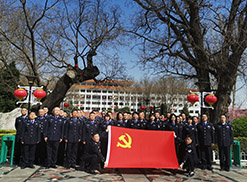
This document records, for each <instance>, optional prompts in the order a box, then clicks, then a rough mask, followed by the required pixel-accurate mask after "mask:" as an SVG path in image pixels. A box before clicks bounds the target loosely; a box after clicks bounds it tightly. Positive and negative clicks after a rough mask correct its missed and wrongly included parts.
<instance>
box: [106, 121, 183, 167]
mask: <svg viewBox="0 0 247 182" xmlns="http://www.w3.org/2000/svg"><path fill="white" fill-rule="evenodd" d="M106 162H107V164H108V166H107V168H168V169H178V168H179V165H178V161H177V156H176V151H175V140H174V133H173V132H171V131H154V130H137V129H128V128H121V127H115V126H110V127H109V132H108V149H107V157H106Z"/></svg>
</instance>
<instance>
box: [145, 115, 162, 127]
mask: <svg viewBox="0 0 247 182" xmlns="http://www.w3.org/2000/svg"><path fill="white" fill-rule="evenodd" d="M147 129H148V130H160V126H159V124H158V123H156V122H155V116H154V115H153V114H150V116H149V121H148V123H147Z"/></svg>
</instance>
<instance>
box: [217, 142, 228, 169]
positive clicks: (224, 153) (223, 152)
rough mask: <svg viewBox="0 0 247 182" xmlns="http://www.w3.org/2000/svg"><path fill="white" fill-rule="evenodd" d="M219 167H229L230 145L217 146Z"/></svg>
mask: <svg viewBox="0 0 247 182" xmlns="http://www.w3.org/2000/svg"><path fill="white" fill-rule="evenodd" d="M219 157H220V168H221V169H225V170H229V169H230V146H227V147H225V146H219Z"/></svg>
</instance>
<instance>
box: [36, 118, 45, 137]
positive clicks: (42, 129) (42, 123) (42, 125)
mask: <svg viewBox="0 0 247 182" xmlns="http://www.w3.org/2000/svg"><path fill="white" fill-rule="evenodd" d="M37 120H38V122H39V128H40V133H41V135H42V137H43V134H44V133H45V131H46V130H47V118H46V117H40V116H38V117H37Z"/></svg>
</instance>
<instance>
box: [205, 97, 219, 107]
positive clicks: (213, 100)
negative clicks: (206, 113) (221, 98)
mask: <svg viewBox="0 0 247 182" xmlns="http://www.w3.org/2000/svg"><path fill="white" fill-rule="evenodd" d="M205 101H206V102H207V103H208V104H209V105H210V106H211V107H212V105H213V104H214V103H215V102H217V97H216V96H215V95H214V94H210V95H207V96H206V97H205Z"/></svg>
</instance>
